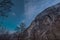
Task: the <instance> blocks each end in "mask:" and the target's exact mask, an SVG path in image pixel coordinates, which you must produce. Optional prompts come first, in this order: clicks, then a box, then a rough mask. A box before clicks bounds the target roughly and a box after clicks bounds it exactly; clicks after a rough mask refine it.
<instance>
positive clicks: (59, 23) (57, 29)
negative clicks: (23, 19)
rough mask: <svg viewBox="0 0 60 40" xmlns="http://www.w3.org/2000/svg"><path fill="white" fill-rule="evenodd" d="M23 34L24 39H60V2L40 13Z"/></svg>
mask: <svg viewBox="0 0 60 40" xmlns="http://www.w3.org/2000/svg"><path fill="white" fill-rule="evenodd" d="M23 35H24V38H23V40H60V3H58V4H56V5H54V6H51V7H48V8H46V9H45V10H44V11H42V12H41V13H39V15H37V16H36V18H35V20H33V22H32V23H31V25H30V26H29V27H28V28H27V29H26V30H25V31H24V34H23Z"/></svg>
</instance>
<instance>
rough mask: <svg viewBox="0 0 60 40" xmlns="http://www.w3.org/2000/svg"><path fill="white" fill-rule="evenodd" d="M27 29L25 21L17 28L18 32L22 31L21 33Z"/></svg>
mask: <svg viewBox="0 0 60 40" xmlns="http://www.w3.org/2000/svg"><path fill="white" fill-rule="evenodd" d="M25 29H26V25H25V23H23V22H22V23H21V24H20V25H19V26H17V28H16V30H17V32H20V33H22V32H23V31H24V30H25Z"/></svg>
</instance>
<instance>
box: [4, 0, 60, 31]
mask: <svg viewBox="0 0 60 40" xmlns="http://www.w3.org/2000/svg"><path fill="white" fill-rule="evenodd" d="M12 1H13V3H14V6H13V7H12V8H11V12H9V17H8V18H7V19H5V21H4V25H5V26H6V27H7V29H8V30H10V31H14V29H15V28H16V26H18V25H19V24H20V23H21V22H24V23H25V24H26V27H28V26H29V25H30V24H31V22H32V21H33V20H34V18H35V17H36V16H37V15H38V14H39V13H40V12H41V11H43V10H44V9H46V8H47V7H50V6H52V5H55V4H57V3H59V2H60V0H12Z"/></svg>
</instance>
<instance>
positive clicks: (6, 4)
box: [0, 0, 13, 32]
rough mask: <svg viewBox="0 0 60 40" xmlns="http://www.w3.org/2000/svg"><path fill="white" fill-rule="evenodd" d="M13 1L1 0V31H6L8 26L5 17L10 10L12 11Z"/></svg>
mask: <svg viewBox="0 0 60 40" xmlns="http://www.w3.org/2000/svg"><path fill="white" fill-rule="evenodd" d="M12 6H13V3H12V1H11V0H1V1H0V32H4V30H5V29H6V26H5V25H4V20H5V18H7V17H8V12H10V11H11V7H12Z"/></svg>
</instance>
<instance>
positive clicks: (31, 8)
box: [24, 0, 60, 25]
mask: <svg viewBox="0 0 60 40" xmlns="http://www.w3.org/2000/svg"><path fill="white" fill-rule="evenodd" d="M59 2H60V0H58V1H57V0H25V3H24V4H25V5H24V7H25V16H26V22H27V24H28V25H29V24H30V23H31V22H32V20H34V18H35V17H36V16H37V15H38V13H40V12H41V11H43V10H44V9H46V8H47V7H49V6H52V5H55V4H57V3H59Z"/></svg>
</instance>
